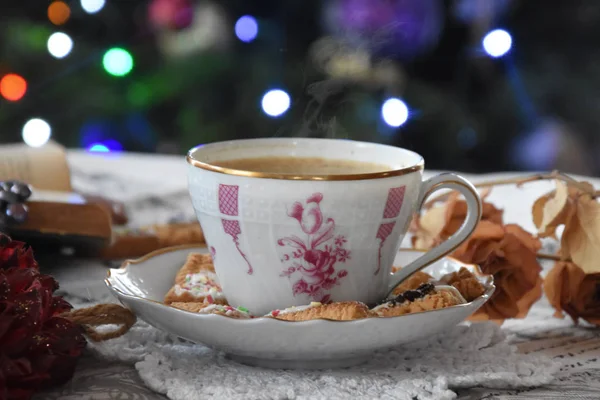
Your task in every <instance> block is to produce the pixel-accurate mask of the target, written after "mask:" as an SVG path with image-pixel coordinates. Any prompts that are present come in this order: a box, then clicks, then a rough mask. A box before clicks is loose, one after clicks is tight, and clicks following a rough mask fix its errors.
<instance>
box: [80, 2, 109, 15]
mask: <svg viewBox="0 0 600 400" xmlns="http://www.w3.org/2000/svg"><path fill="white" fill-rule="evenodd" d="M105 4H106V0H81V8H83V11H85V12H86V13H88V14H96V13H97V12H98V11H100V10H102V9H103V8H104V5H105Z"/></svg>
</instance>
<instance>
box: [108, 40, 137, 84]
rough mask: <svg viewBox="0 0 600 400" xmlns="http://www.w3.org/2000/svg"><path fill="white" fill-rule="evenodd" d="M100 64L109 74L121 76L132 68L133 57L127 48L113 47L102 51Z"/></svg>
mask: <svg viewBox="0 0 600 400" xmlns="http://www.w3.org/2000/svg"><path fill="white" fill-rule="evenodd" d="M102 65H103V67H104V69H105V70H106V72H108V73H109V74H110V75H113V76H117V77H122V76H125V75H127V74H128V73H130V72H131V70H132V69H133V57H132V56H131V53H129V52H128V51H127V50H125V49H122V48H119V47H113V48H112V49H109V50H108V51H107V52H106V53H104V57H103V58H102Z"/></svg>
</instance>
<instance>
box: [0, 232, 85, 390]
mask: <svg viewBox="0 0 600 400" xmlns="http://www.w3.org/2000/svg"><path fill="white" fill-rule="evenodd" d="M57 289H58V283H57V282H56V280H54V278H53V277H51V276H49V275H44V274H40V272H39V269H38V264H37V262H36V261H35V259H34V257H33V252H32V251H31V249H30V248H28V247H26V246H25V244H24V243H21V242H17V241H12V240H10V238H8V237H7V236H5V235H2V234H1V233H0V398H1V399H15V400H16V399H28V398H30V397H31V396H32V395H33V394H34V393H35V392H36V391H37V390H39V389H42V388H46V387H49V386H53V385H57V384H61V383H64V382H66V381H68V380H69V379H70V378H71V377H72V376H73V372H74V371H75V365H76V362H77V359H78V358H79V356H80V355H81V353H82V351H83V349H84V348H85V345H86V340H85V338H84V336H83V334H82V329H81V328H80V327H79V326H78V325H75V324H74V323H73V322H71V321H69V320H67V319H65V318H61V317H59V315H60V314H62V313H63V312H65V311H68V310H70V309H71V305H70V304H69V303H67V302H66V301H65V300H63V299H62V298H61V297H58V296H54V295H53V293H54V292H55V291H56V290H57Z"/></svg>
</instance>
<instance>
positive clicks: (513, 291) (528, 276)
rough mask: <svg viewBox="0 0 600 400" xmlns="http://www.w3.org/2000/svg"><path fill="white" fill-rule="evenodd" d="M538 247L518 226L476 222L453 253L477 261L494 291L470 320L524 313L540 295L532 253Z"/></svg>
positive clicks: (458, 256) (538, 271)
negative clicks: (466, 238) (489, 279)
mask: <svg viewBox="0 0 600 400" xmlns="http://www.w3.org/2000/svg"><path fill="white" fill-rule="evenodd" d="M486 234H487V235H486ZM540 247H541V244H540V242H539V240H537V239H536V238H535V237H533V236H532V235H531V234H530V233H528V232H527V231H525V230H523V229H522V228H521V227H520V226H518V225H513V224H510V225H506V226H504V227H502V226H500V225H495V224H492V223H491V222H489V221H482V222H481V223H480V224H479V226H478V227H477V230H476V232H475V234H474V235H473V236H472V237H471V238H469V240H467V242H466V243H464V244H463V245H462V246H461V247H460V248H458V249H457V250H456V251H455V253H454V256H455V257H457V258H458V259H460V260H461V261H463V262H467V263H473V264H478V265H479V266H480V267H481V270H482V271H483V272H484V273H486V274H490V275H493V276H494V282H495V284H496V293H494V295H493V296H492V298H491V299H490V301H488V302H487V303H486V304H484V306H483V307H482V308H481V309H480V310H479V311H478V312H477V313H476V314H475V315H474V316H473V318H472V319H474V320H483V319H486V320H487V319H490V320H503V319H506V318H524V317H525V316H526V315H527V313H528V312H529V309H530V308H531V306H532V305H533V304H534V303H535V302H536V301H537V300H538V299H539V298H540V297H541V295H542V278H541V277H540V272H541V270H542V268H541V266H540V264H539V263H538V261H537V255H536V253H537V251H538V250H539V248H540Z"/></svg>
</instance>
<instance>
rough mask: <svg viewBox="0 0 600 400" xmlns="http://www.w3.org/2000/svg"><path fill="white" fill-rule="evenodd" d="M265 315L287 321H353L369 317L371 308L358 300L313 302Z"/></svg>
mask: <svg viewBox="0 0 600 400" xmlns="http://www.w3.org/2000/svg"><path fill="white" fill-rule="evenodd" d="M265 316H266V317H271V318H275V319H281V320H285V321H308V320H312V319H331V320H335V321H352V320H356V319H362V318H367V317H369V309H368V307H367V306H366V305H365V304H363V303H360V302H358V301H344V302H339V303H331V304H321V303H318V302H313V303H310V304H309V305H306V306H299V307H290V308H286V309H284V310H273V311H271V312H270V313H269V314H267V315H265Z"/></svg>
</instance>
